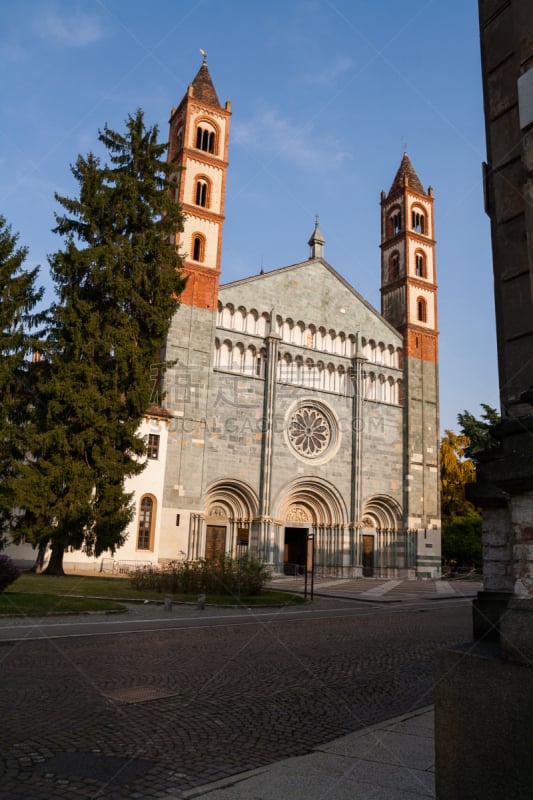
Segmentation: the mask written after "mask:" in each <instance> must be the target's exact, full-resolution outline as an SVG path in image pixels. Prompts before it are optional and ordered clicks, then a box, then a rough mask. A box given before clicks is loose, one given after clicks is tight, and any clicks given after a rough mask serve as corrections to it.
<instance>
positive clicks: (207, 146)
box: [196, 126, 215, 153]
mask: <svg viewBox="0 0 533 800" xmlns="http://www.w3.org/2000/svg"><path fill="white" fill-rule="evenodd" d="M196 147H197V148H198V150H203V151H204V152H205V153H214V152H215V133H214V131H210V130H208V129H207V128H202V127H200V126H198V129H197V131H196Z"/></svg>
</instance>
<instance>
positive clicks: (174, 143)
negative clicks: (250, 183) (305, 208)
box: [168, 55, 231, 310]
mask: <svg viewBox="0 0 533 800" xmlns="http://www.w3.org/2000/svg"><path fill="white" fill-rule="evenodd" d="M230 116H231V104H230V102H229V100H228V101H227V102H226V104H225V106H224V107H222V106H221V105H220V103H219V100H218V97H217V93H216V91H215V87H214V86H213V82H212V80H211V75H210V74H209V70H208V68H207V63H206V56H205V55H204V60H203V63H202V66H201V67H200V69H199V70H198V73H197V74H196V77H195V78H194V80H193V82H192V83H191V84H189V87H188V89H187V92H186V94H185V96H184V98H183V100H182V101H181V103H180V105H179V106H178V108H173V109H172V111H171V115H170V135H169V148H168V160H169V162H171V163H172V164H175V165H176V167H177V173H178V175H177V177H178V188H177V190H176V198H175V199H176V201H177V202H178V203H179V204H180V206H181V208H182V210H183V212H184V215H185V222H184V229H183V231H182V232H179V233H178V234H177V235H176V244H177V245H178V246H179V248H180V252H181V254H182V255H183V256H184V268H183V270H182V274H183V276H184V277H187V278H188V280H187V285H186V287H185V291H184V292H183V293H182V295H181V297H180V303H181V304H185V305H192V306H196V307H197V308H205V309H210V310H214V309H216V306H217V295H218V282H219V276H220V257H221V251H222V227H223V223H224V197H225V191H226V172H227V168H228V142H229V126H230Z"/></svg>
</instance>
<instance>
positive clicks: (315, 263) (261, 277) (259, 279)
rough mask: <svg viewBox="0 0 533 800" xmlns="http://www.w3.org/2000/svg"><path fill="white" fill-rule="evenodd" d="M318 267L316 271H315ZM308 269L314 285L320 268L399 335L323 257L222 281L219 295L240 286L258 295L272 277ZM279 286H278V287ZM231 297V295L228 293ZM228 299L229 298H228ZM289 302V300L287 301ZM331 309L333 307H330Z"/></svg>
mask: <svg viewBox="0 0 533 800" xmlns="http://www.w3.org/2000/svg"><path fill="white" fill-rule="evenodd" d="M317 269H318V272H317ZM308 270H312V271H313V272H314V275H312V276H311V275H310V276H309V280H310V282H311V284H313V281H314V285H316V286H321V285H322V284H323V279H322V278H321V277H320V274H319V273H320V270H325V273H326V274H329V275H330V276H331V277H332V278H333V280H334V281H337V282H338V283H339V284H340V285H341V286H343V287H344V289H345V290H346V291H347V292H348V293H349V295H351V296H352V297H353V298H354V299H355V300H356V302H358V303H359V304H360V307H362V308H364V309H365V310H366V313H367V314H369V316H370V317H372V318H374V319H376V320H379V324H380V325H384V326H385V327H386V328H388V329H389V330H390V331H391V333H394V335H395V336H396V337H398V336H399V337H401V333H400V332H399V331H398V330H397V329H396V328H395V327H394V326H393V325H392V324H391V323H390V322H389V321H388V320H386V319H385V317H383V316H382V315H381V314H380V313H379V311H378V310H377V309H376V308H374V306H373V305H372V304H371V303H369V301H368V300H366V299H365V298H364V297H363V296H362V295H361V294H360V293H359V292H358V291H357V289H354V287H353V286H352V285H351V284H350V283H349V282H348V281H347V280H346V279H345V278H343V276H342V275H341V274H340V273H338V272H337V270H336V269H335V268H334V267H332V266H331V264H329V263H328V262H327V261H326V260H325V259H324V258H309V259H308V260H307V261H300V262H299V263H297V264H290V265H288V266H285V267H278V268H277V269H272V270H268V271H267V272H265V271H264V270H263V271H262V272H260V273H259V274H256V275H250V276H249V277H247V278H239V279H237V280H235V281H231V282H229V283H224V284H221V285H220V295H219V297H220V296H221V295H222V296H224V295H226V296H227V295H228V294H229V293H230V292H232V290H233V289H236V290H238V289H239V288H241V287H242V289H243V290H248V294H249V295H250V296H254V298H255V297H258V296H259V295H260V287H261V285H265V284H267V283H268V282H269V281H271V280H272V279H275V278H276V276H278V277H281V276H283V277H286V278H289V277H290V275H291V273H292V274H295V273H298V272H304V273H305V272H306V271H308ZM278 288H279V287H278ZM287 296H288V295H287V294H285V295H283V298H281V297H280V300H279V304H280V305H281V304H286V302H287ZM230 297H231V295H230ZM228 299H229V298H228ZM289 302H290V301H289ZM273 305H275V307H276V309H277V308H279V306H278V303H277V302H276V301H275V300H273ZM332 310H333V309H332Z"/></svg>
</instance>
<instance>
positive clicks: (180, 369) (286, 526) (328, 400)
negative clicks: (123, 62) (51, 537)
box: [64, 60, 441, 577]
mask: <svg viewBox="0 0 533 800" xmlns="http://www.w3.org/2000/svg"><path fill="white" fill-rule="evenodd" d="M230 116H231V108H230V104H229V102H227V103H226V104H225V105H221V104H220V102H219V100H218V97H217V94H216V91H215V88H214V85H213V83H212V80H211V76H210V74H209V71H208V68H207V65H206V63H205V60H204V63H203V64H202V66H201V68H200V70H199V72H198V74H197V75H196V77H195V78H194V80H193V82H192V83H191V84H190V86H189V87H188V90H187V92H186V94H185V96H184V98H183V100H182V101H181V103H180V105H179V106H178V107H177V108H175V109H172V112H171V118H170V135H169V151H168V159H169V161H170V162H171V163H172V164H175V165H176V172H177V174H178V177H179V188H178V190H177V192H176V201H177V202H179V203H180V204H181V206H182V208H183V211H184V213H185V215H186V219H185V225H184V230H183V231H182V232H180V233H179V234H178V235H177V242H176V243H177V245H178V246H179V247H180V251H181V252H182V253H183V254H184V273H185V274H186V275H187V276H188V280H187V285H186V288H185V291H184V293H183V295H182V296H181V298H180V304H179V307H178V309H177V311H176V314H175V316H174V318H173V320H172V325H171V329H170V333H169V335H168V340H167V343H166V347H165V351H164V354H163V358H162V361H163V370H162V371H163V392H162V394H161V395H160V396H159V397H154V406H153V407H152V408H150V409H149V410H148V412H147V415H146V419H145V422H144V433H145V435H146V437H147V442H148V459H147V460H148V464H147V468H146V469H145V471H144V472H143V473H142V474H141V475H140V476H138V477H137V478H135V480H133V481H131V484H130V485H129V488H130V489H131V490H133V491H134V492H135V508H136V515H135V518H134V520H133V521H132V523H131V526H130V530H129V534H128V538H127V541H126V544H125V545H124V546H123V547H122V548H121V549H120V550H119V551H118V552H117V553H116V554H115V556H114V559H115V565H116V564H117V563H119V564H120V563H121V562H123V563H125V564H126V563H130V564H135V563H137V564H138V563H146V562H151V563H160V564H164V563H167V562H168V561H171V560H176V559H201V558H213V557H216V556H218V555H223V554H231V555H233V556H236V555H239V554H242V553H244V552H247V553H249V554H250V556H253V557H256V558H259V559H261V560H262V561H263V562H265V563H266V564H269V565H271V567H272V568H273V570H274V572H275V573H281V574H283V573H285V574H295V573H296V574H297V573H301V572H302V571H303V569H304V568H305V565H306V563H308V562H307V558H308V553H309V552H310V548H311V546H312V548H313V552H314V568H315V570H316V571H317V572H319V573H323V574H331V575H335V576H344V577H357V576H383V577H395V576H397V577H416V576H419V577H435V576H438V575H439V574H440V564H441V558H440V497H439V468H438V453H439V410H438V356H437V286H436V277H435V232H434V216H433V192H432V190H431V189H428V191H425V190H424V188H423V186H422V184H421V183H420V180H419V179H418V177H417V175H416V172H415V170H414V169H413V166H412V164H411V162H410V160H409V158H408V156H407V155H404V157H403V160H402V162H401V164H400V167H399V169H398V172H397V174H396V176H395V177H394V179H393V182H392V185H391V188H390V190H389V192H388V193H385V192H383V193H382V195H381V219H382V236H381V278H380V280H381V295H382V308H381V313H380V312H378V311H377V310H376V309H375V308H373V307H372V306H371V305H370V304H369V303H368V302H367V301H366V300H365V299H364V298H363V297H362V296H361V295H360V294H359V293H358V292H357V291H356V290H355V289H354V288H353V287H352V286H350V284H349V283H348V282H347V281H346V280H345V279H344V278H343V277H341V275H340V274H339V273H337V272H336V271H335V269H334V268H333V267H332V266H331V265H330V264H329V263H328V262H327V261H326V260H325V257H324V246H325V242H324V238H323V237H322V234H321V232H320V229H319V225H318V220H317V222H316V224H315V227H314V231H313V232H312V234H311V237H310V239H309V242H308V247H309V252H308V257H307V258H306V259H305V260H303V261H302V262H300V263H297V264H292V265H289V266H284V267H280V268H279V269H274V270H272V271H269V272H265V273H263V272H262V273H261V274H256V275H252V276H250V277H248V278H245V279H243V280H238V281H234V282H232V283H226V284H221V283H220V274H221V269H220V262H221V249H222V228H223V221H224V199H225V189H226V172H227V168H228V144H229V126H230ZM377 276H378V270H377V269H376V279H377ZM79 560H80V554H77V553H73V554H67V555H66V556H65V562H64V563H65V565H66V566H67V567H68V565H69V562H70V561H76V562H79ZM101 563H102V564H104V563H106V559H104V560H101ZM107 563H111V562H110V561H109V560H108V561H107Z"/></svg>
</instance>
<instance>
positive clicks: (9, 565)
mask: <svg viewBox="0 0 533 800" xmlns="http://www.w3.org/2000/svg"><path fill="white" fill-rule="evenodd" d="M21 575H22V571H21V570H20V569H19V568H18V567H17V566H16V564H15V562H14V561H12V560H11V559H10V558H9V556H6V555H5V553H0V592H3V591H4V589H7V587H8V586H9V584H10V583H13V581H16V580H17V578H19V577H20V576H21Z"/></svg>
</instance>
